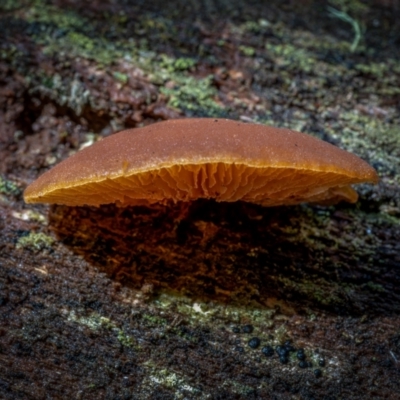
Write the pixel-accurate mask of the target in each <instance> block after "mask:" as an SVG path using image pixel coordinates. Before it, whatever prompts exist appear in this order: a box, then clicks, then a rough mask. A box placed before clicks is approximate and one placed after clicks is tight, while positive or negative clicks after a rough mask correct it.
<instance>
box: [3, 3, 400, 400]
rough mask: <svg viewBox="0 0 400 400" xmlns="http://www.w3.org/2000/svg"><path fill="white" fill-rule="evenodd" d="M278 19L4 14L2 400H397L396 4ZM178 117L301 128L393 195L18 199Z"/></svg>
mask: <svg viewBox="0 0 400 400" xmlns="http://www.w3.org/2000/svg"><path fill="white" fill-rule="evenodd" d="M149 3H151V4H149ZM266 3H268V4H266ZM281 3H282V2H278V1H272V2H264V4H262V2H256V1H250V2H249V1H246V2H245V1H243V2H242V1H236V0H235V1H223V0H211V1H207V2H204V3H201V2H196V1H183V0H182V1H171V2H159V1H154V2H141V1H137V2H128V1H121V2H113V1H93V2H90V3H89V2H85V3H80V2H74V1H66V0H58V1H57V0H48V1H45V0H17V1H16V0H13V1H9V0H5V1H2V2H1V4H0V39H1V40H0V398H1V399H44V398H51V399H64V398H71V399H269V398H271V399H344V398H345V399H358V398H360V397H363V398H374V399H381V398H382V399H397V398H398V396H399V393H400V383H399V382H400V289H399V286H400V285H399V284H400V178H399V177H400V150H399V149H400V118H399V115H400V51H399V49H400V26H399V20H400V19H399V17H400V15H399V14H400V5H399V4H398V3H397V2H396V1H392V2H383V1H381V2H380V1H375V2H374V1H367V2H359V1H354V0H347V1H345V0H332V1H329V2H328V1H322V2H317V1H302V2H285V4H284V5H282V4H281ZM83 4H84V5H83ZM261 4H262V5H261ZM332 9H334V10H336V14H335V12H334V11H332ZM337 12H339V13H340V12H341V13H342V14H341V15H342V16H343V13H345V14H346V15H347V16H348V17H350V20H351V21H352V24H350V23H349V22H346V21H345V20H343V19H339V18H338V17H337V15H339V14H338V13H337ZM335 15H336V17H335ZM355 26H358V27H359V28H360V32H361V36H360V38H359V40H358V41H356V40H355V39H357V38H356V37H355V35H356V30H355V29H354V27H355ZM181 117H212V118H230V119H234V120H239V121H243V122H258V123H264V124H268V125H273V126H277V127H284V128H290V129H295V130H299V131H302V132H306V133H309V134H311V135H313V136H315V137H317V138H320V139H323V140H326V141H328V142H329V143H332V144H335V145H337V146H339V147H341V148H343V149H345V150H348V151H350V152H353V153H355V154H356V155H358V156H360V157H361V158H363V159H364V160H365V161H367V162H368V163H370V164H371V165H372V166H373V167H374V168H375V169H376V170H377V171H378V174H379V175H380V182H379V184H378V185H376V186H371V185H361V186H358V187H357V191H358V192H359V197H360V198H359V201H358V203H357V204H339V205H337V206H330V207H319V206H313V205H297V206H292V207H283V206H282V207H271V208H265V207H261V206H259V205H255V204H249V203H245V202H236V203H217V202H215V201H206V200H200V201H195V202H189V203H182V202H178V203H177V204H167V205H158V204H153V205H151V206H148V207H144V206H130V207H126V208H118V207H116V206H113V205H107V206H101V207H98V208H96V207H67V206H47V205H26V204H25V203H24V202H23V199H22V191H23V190H24V189H25V188H26V186H27V185H28V184H29V183H31V182H32V181H33V180H34V179H36V178H37V177H38V176H39V175H40V174H42V173H43V172H45V171H47V170H48V169H49V168H51V166H53V165H55V164H56V163H58V162H60V161H62V160H64V159H66V158H67V157H68V156H70V155H71V154H74V153H75V152H77V151H78V150H80V149H83V148H85V147H87V146H88V145H90V144H92V143H94V142H96V141H98V140H100V139H101V138H104V137H107V136H109V135H110V134H112V133H113V132H116V131H118V130H122V129H125V128H135V127H141V126H146V125H149V124H151V123H154V122H157V121H160V120H168V119H173V118H181ZM279 346H280V347H279ZM302 349H303V351H302Z"/></svg>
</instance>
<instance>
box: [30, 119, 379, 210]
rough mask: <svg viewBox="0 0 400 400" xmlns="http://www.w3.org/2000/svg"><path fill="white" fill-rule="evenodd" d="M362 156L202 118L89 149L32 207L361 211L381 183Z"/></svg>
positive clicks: (59, 169) (42, 189)
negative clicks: (232, 204) (241, 205)
mask: <svg viewBox="0 0 400 400" xmlns="http://www.w3.org/2000/svg"><path fill="white" fill-rule="evenodd" d="M377 181H378V176H377V173H376V171H375V170H374V169H373V168H372V167H370V166H369V165H368V164H367V163H366V162H365V161H363V160H361V159H360V158H358V157H357V156H355V155H353V154H351V153H348V152H346V151H344V150H341V149H339V148H338V147H335V146H333V145H331V144H329V143H326V142H323V141H321V140H319V139H316V138H314V137H312V136H309V135H307V134H304V133H300V132H296V131H292V130H289V129H281V128H274V127H270V126H265V125H259V124H248V123H242V122H237V121H232V120H228V119H212V118H195V119H177V120H169V121H164V122H159V123H155V124H153V125H149V126H146V127H143V128H138V129H128V130H125V131H122V132H119V133H117V134H115V135H111V136H110V137H107V138H105V139H103V140H100V141H98V142H96V143H95V144H93V145H92V146H90V147H87V148H84V149H83V150H81V151H79V152H78V153H76V154H74V155H73V156H71V157H70V158H68V159H67V160H65V161H63V162H61V163H60V164H58V165H56V166H55V167H54V168H52V169H51V170H49V171H47V172H46V173H44V174H43V175H42V176H40V177H39V178H38V179H37V180H36V181H34V182H33V183H32V184H31V185H29V186H28V188H27V189H26V190H25V193H24V198H25V201H26V202H27V203H56V204H65V205H70V206H78V205H94V206H99V205H101V204H107V203H116V204H117V205H119V206H125V205H141V204H151V203H156V202H162V203H166V202H168V201H173V202H177V201H191V200H196V199H199V198H212V199H215V200H216V201H236V200H243V201H247V202H252V203H257V204H261V205H263V206H277V205H282V204H285V205H291V204H298V203H302V202H317V203H322V204H333V203H336V202H337V201H340V200H345V201H349V202H351V203H354V202H356V201H357V198H358V195H357V192H356V191H355V190H354V189H353V188H352V187H351V186H350V185H352V184H356V183H361V182H370V183H376V182H377Z"/></svg>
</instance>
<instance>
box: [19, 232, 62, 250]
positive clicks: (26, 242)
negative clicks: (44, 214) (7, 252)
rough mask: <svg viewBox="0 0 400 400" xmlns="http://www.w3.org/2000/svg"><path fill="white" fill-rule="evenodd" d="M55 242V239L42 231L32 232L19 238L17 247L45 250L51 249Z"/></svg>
mask: <svg viewBox="0 0 400 400" xmlns="http://www.w3.org/2000/svg"><path fill="white" fill-rule="evenodd" d="M53 243H54V239H53V238H52V237H51V236H48V235H46V234H44V233H42V232H38V233H35V232H30V233H29V235H28V236H23V237H21V238H19V239H18V242H17V245H16V247H17V249H21V248H24V249H31V250H36V251H40V250H44V249H51V248H52V245H53Z"/></svg>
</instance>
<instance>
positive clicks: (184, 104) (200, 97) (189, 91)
mask: <svg viewBox="0 0 400 400" xmlns="http://www.w3.org/2000/svg"><path fill="white" fill-rule="evenodd" d="M212 80H213V77H212V76H211V75H210V76H208V77H206V78H200V79H199V78H194V77H192V76H184V75H175V76H174V77H173V86H171V87H161V88H160V92H161V93H163V94H164V95H166V96H168V98H169V101H168V104H169V105H170V106H171V107H173V108H177V109H179V110H182V111H184V112H185V114H186V115H187V116H199V117H218V116H222V115H224V114H225V110H224V107H223V106H222V105H221V104H219V103H217V101H216V98H217V95H218V92H217V90H216V89H215V88H214V87H213V86H212Z"/></svg>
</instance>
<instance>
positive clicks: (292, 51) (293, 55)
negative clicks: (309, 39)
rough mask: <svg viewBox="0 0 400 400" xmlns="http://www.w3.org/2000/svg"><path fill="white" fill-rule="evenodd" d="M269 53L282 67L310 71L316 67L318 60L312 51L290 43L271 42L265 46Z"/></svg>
mask: <svg viewBox="0 0 400 400" xmlns="http://www.w3.org/2000/svg"><path fill="white" fill-rule="evenodd" d="M265 48H266V50H267V53H268V54H269V55H270V56H271V57H272V58H273V59H274V61H275V64H276V65H278V66H279V67H281V68H285V69H289V70H293V69H297V70H299V69H300V70H301V71H304V72H306V73H310V72H311V71H313V70H314V69H315V64H316V60H315V58H314V57H313V55H312V53H311V52H309V51H307V50H306V49H303V48H299V47H297V46H294V45H292V44H289V43H282V44H276V45H275V44H271V43H267V44H266V46H265Z"/></svg>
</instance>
